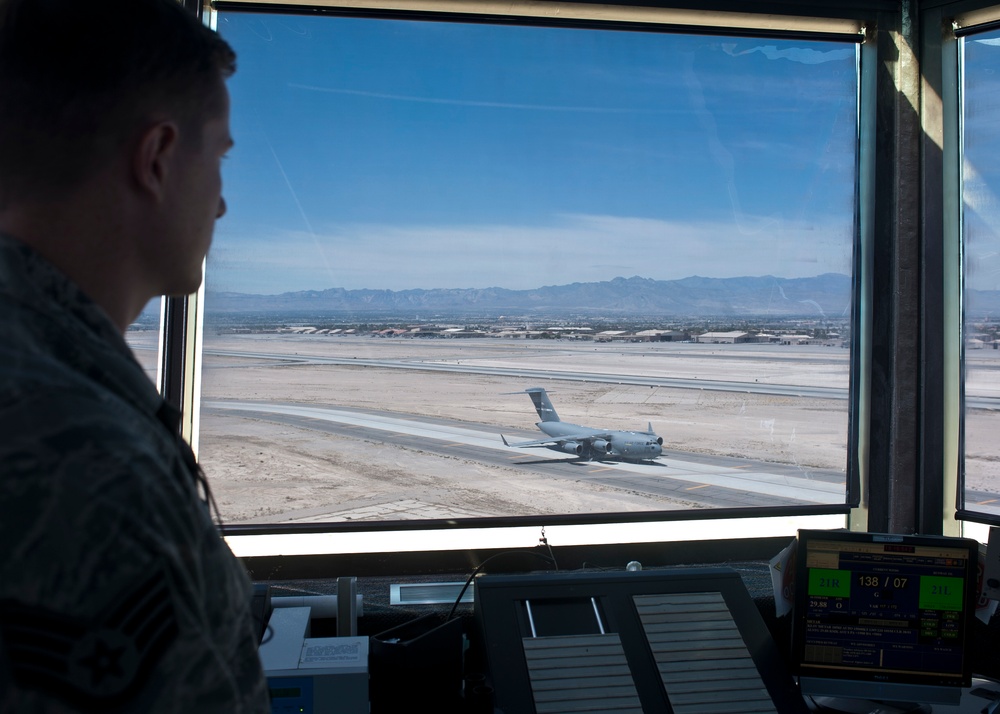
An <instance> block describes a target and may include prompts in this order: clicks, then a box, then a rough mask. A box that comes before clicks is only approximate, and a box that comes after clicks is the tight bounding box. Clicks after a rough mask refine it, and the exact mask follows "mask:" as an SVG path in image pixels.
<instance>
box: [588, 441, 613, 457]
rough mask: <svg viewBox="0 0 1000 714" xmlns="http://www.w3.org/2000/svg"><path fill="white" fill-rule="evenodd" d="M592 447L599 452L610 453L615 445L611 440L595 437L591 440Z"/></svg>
mask: <svg viewBox="0 0 1000 714" xmlns="http://www.w3.org/2000/svg"><path fill="white" fill-rule="evenodd" d="M590 448H591V449H593V451H594V452H595V453H598V454H601V453H604V454H610V453H611V452H612V451H613V449H614V447H612V446H611V442H610V441H605V440H604V439H594V440H593V441H592V442H590Z"/></svg>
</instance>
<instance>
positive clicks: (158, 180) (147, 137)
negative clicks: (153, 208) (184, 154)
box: [132, 121, 180, 200]
mask: <svg viewBox="0 0 1000 714" xmlns="http://www.w3.org/2000/svg"><path fill="white" fill-rule="evenodd" d="M179 133H180V130H179V129H178V127H177V124H175V123H174V122H171V121H161V122H157V123H156V124H152V125H151V126H149V127H148V128H147V129H146V130H145V131H144V132H143V133H142V134H141V135H140V137H139V141H138V143H137V144H136V145H135V150H134V151H133V154H132V175H133V176H134V178H135V180H136V183H137V185H138V187H139V189H140V190H141V191H143V192H145V193H147V194H148V195H149V196H151V197H153V198H155V199H157V200H159V199H160V198H161V197H162V195H163V191H164V188H165V184H166V181H167V178H168V177H169V176H170V171H171V169H172V168H173V164H174V160H175V157H176V155H177V142H178V139H179Z"/></svg>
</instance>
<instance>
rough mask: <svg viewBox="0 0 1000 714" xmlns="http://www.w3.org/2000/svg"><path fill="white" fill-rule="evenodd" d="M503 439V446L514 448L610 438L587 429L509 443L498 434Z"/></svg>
mask: <svg viewBox="0 0 1000 714" xmlns="http://www.w3.org/2000/svg"><path fill="white" fill-rule="evenodd" d="M500 438H501V439H503V443H504V446H512V447H514V448H516V449H523V448H527V447H531V446H552V445H553V444H562V443H564V442H567V441H579V442H581V443H590V442H591V441H593V440H594V439H605V440H608V439H610V438H611V434H595V433H594V432H592V431H588V432H585V433H580V434H562V435H560V436H550V437H549V438H548V439H537V440H535V441H519V442H518V443H516V444H511V443H510V442H509V441H507V437H505V436H504V435H503V434H501V435H500Z"/></svg>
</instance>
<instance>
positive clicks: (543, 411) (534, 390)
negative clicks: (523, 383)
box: [524, 387, 559, 421]
mask: <svg viewBox="0 0 1000 714" xmlns="http://www.w3.org/2000/svg"><path fill="white" fill-rule="evenodd" d="M524 391H525V392H527V394H528V396H529V397H531V403H532V404H534V405H535V411H536V412H538V418H539V419H541V420H542V421H559V415H558V414H556V410H555V407H553V406H552V402H550V401H549V395H548V394H546V393H545V389H544V388H542V387H531V388H529V389H525V390H524Z"/></svg>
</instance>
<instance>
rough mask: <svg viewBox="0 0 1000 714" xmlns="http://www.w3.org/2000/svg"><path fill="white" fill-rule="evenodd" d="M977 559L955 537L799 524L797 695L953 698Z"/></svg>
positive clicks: (965, 666)
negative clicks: (801, 526) (824, 528)
mask: <svg viewBox="0 0 1000 714" xmlns="http://www.w3.org/2000/svg"><path fill="white" fill-rule="evenodd" d="M977 565H978V544H977V543H976V542H975V541H973V540H969V539H965V538H947V537H942V536H906V535H887V534H879V533H852V532H847V531H815V530H800V531H799V539H798V548H797V553H796V559H795V568H796V572H795V596H794V616H793V618H794V619H793V622H792V648H793V649H792V662H793V665H794V668H795V670H796V673H797V674H798V677H799V685H800V687H801V691H802V694H803V696H811V697H815V698H819V697H824V698H835V699H833V700H830V699H826V700H820V701H823V702H824V703H826V704H827V705H828V706H829V707H830V708H831V709H832V710H834V711H867V710H866V709H865V708H864V705H863V704H862V703H861V702H859V701H858V700H875V701H878V702H894V703H897V706H899V707H900V710H902V711H907V707H905V706H902V704H901V703H907V702H912V703H914V706H912V707H910V709H911V710H913V711H919V710H920V709H919V708H918V707H917V706H916V705H917V704H921V703H923V704H934V703H943V704H954V703H957V702H958V700H959V699H960V698H961V691H962V687H968V686H970V685H971V677H972V674H971V669H970V662H969V654H968V653H969V648H968V639H969V637H970V636H971V635H970V633H971V632H972V618H973V617H974V616H975V598H976V577H977ZM841 700H854V701H856V702H857V705H856V706H850V705H838V702H840V701H841ZM927 710H928V707H926V706H925V707H924V708H923V711H927Z"/></svg>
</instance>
